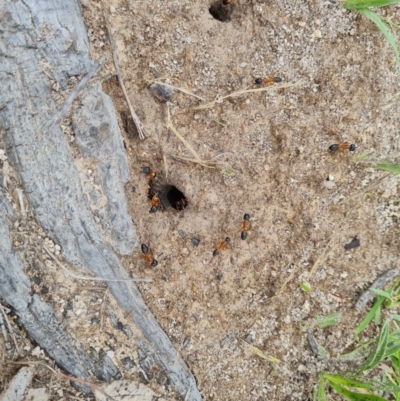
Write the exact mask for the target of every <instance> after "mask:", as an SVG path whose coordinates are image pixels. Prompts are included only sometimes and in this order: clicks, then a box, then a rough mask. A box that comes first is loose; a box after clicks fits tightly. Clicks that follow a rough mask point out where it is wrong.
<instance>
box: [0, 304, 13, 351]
mask: <svg viewBox="0 0 400 401" xmlns="http://www.w3.org/2000/svg"><path fill="white" fill-rule="evenodd" d="M0 308H1V305H0ZM0 330H1V334H2V335H3V339H4V345H5V347H6V351H7V355H8V356H10V355H11V350H12V347H11V344H10V342H9V341H8V335H7V330H6V326H5V325H4V321H3V315H2V314H1V313H0Z"/></svg>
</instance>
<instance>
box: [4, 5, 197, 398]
mask: <svg viewBox="0 0 400 401" xmlns="http://www.w3.org/2000/svg"><path fill="white" fill-rule="evenodd" d="M0 35H1V37H0V39H1V40H0V124H1V125H2V127H3V129H4V135H3V144H4V146H5V147H6V150H7V156H8V157H9V159H10V161H11V163H12V164H13V166H14V168H15V169H16V171H18V172H19V175H20V179H21V183H22V185H23V188H24V191H25V194H26V196H27V198H28V201H29V203H30V205H31V207H32V209H33V212H34V215H35V217H36V219H37V221H38V222H39V223H40V225H41V226H42V227H43V228H44V229H45V231H46V233H47V235H48V236H49V237H50V238H52V239H53V240H54V241H55V242H57V243H58V244H59V245H60V246H61V248H62V255H63V257H64V258H65V259H66V260H67V261H68V262H69V263H70V264H71V265H72V266H74V267H75V269H77V270H79V271H80V272H86V273H87V272H89V271H91V272H93V273H94V274H95V275H96V276H99V277H103V278H105V279H126V278H128V274H127V272H126V271H125V270H124V268H123V266H122V264H121V262H120V260H119V259H118V257H117V255H116V254H115V253H114V251H117V252H119V253H121V254H129V253H131V252H132V251H133V250H134V249H137V246H138V240H137V237H136V233H135V230H134V228H133V224H132V222H131V218H130V216H129V214H128V211H127V206H126V199H125V193H124V189H123V185H124V184H125V183H126V182H127V181H128V179H129V170H128V163H127V160H126V155H125V152H124V148H123V146H122V138H121V134H120V131H119V128H118V125H117V120H116V117H115V112H114V110H113V106H112V102H111V101H110V99H109V98H108V97H107V96H106V95H105V94H104V93H102V92H101V89H100V87H99V86H94V87H90V88H87V89H85V90H84V93H83V94H82V106H81V108H80V109H79V110H77V111H76V112H75V113H74V117H73V121H74V129H75V133H76V138H77V140H76V142H77V144H78V146H79V148H80V151H81V153H82V160H80V161H78V164H79V165H81V166H82V165H90V166H94V167H95V169H94V170H93V173H94V174H96V175H97V181H98V182H100V183H101V185H100V188H97V189H94V188H92V187H91V186H90V180H89V179H88V177H86V178H85V177H84V176H85V172H82V171H79V169H78V168H77V165H76V164H75V161H74V159H73V158H72V156H71V153H70V151H69V147H68V142H67V140H66V137H65V135H64V134H63V132H62V130H61V128H60V126H59V125H58V124H53V125H52V126H51V127H50V128H49V129H48V130H45V129H43V128H44V127H46V123H48V121H52V118H53V117H54V116H55V115H56V113H57V108H56V105H55V102H54V99H53V97H52V92H51V88H50V84H49V81H48V77H47V75H46V74H45V73H44V72H43V70H42V67H41V66H42V65H43V62H42V61H43V60H45V61H46V64H48V65H50V71H49V72H50V74H52V75H53V78H54V79H55V80H56V81H57V82H58V83H59V84H60V86H61V88H66V87H67V84H68V79H69V77H70V76H72V75H84V74H86V73H87V72H88V71H89V70H90V69H91V67H92V65H93V62H92V61H91V59H90V55H89V50H88V39H87V35H86V31H85V28H84V25H83V22H82V18H81V15H80V12H79V8H78V5H77V3H76V1H74V0H24V1H15V2H9V3H8V2H7V3H0ZM80 173H81V176H82V181H81V180H80V179H79V174H80ZM81 182H84V187H83V188H82V185H81ZM100 198H101V199H102V202H100V201H99V199H100ZM94 214H96V215H97V216H98V218H99V221H100V223H97V222H96V220H95V218H94ZM0 230H1V233H0V234H6V235H7V236H8V232H5V231H7V225H6V221H5V220H4V219H3V220H0ZM2 237H3V235H2ZM5 245H6V246H5V247H4V246H3V248H5V250H3V249H2V248H0V253H3V255H2V257H3V259H4V260H1V259H0V262H1V266H2V269H3V271H2V272H1V274H2V277H5V278H6V279H5V280H3V279H2V278H1V279H0V284H1V285H0V297H1V298H2V299H4V300H5V301H6V302H7V303H9V304H10V305H12V306H13V308H15V310H16V313H17V314H18V315H19V316H20V320H21V322H22V323H23V324H25V328H26V330H27V331H28V332H29V333H30V334H31V335H32V336H34V338H35V340H36V341H37V342H38V343H39V344H40V345H41V346H42V347H43V348H45V349H46V350H47V351H48V352H49V350H50V349H53V348H54V346H55V345H56V344H60V343H59V342H60V340H62V341H64V339H66V338H67V337H68V335H67V333H66V332H63V331H62V329H61V328H62V325H61V324H59V325H58V323H56V321H57V320H56V318H55V316H54V315H53V314H52V311H51V310H50V309H49V307H48V306H47V305H45V304H43V303H41V302H40V300H39V299H38V298H36V297H33V299H31V297H30V296H29V282H28V281H27V279H26V277H25V276H24V275H23V274H22V264H21V262H20V261H19V260H18V257H17V256H16V255H15V254H13V253H12V250H11V245H10V244H5ZM7 258H8V259H7ZM11 259H13V260H11ZM15 266H19V267H18V269H19V270H18V273H17V270H15ZM9 270H10V271H9ZM3 275H4V276H3ZM108 285H109V288H110V291H111V293H112V294H113V296H114V297H115V298H116V300H117V302H118V303H119V305H120V306H121V307H122V308H123V309H124V310H125V311H126V312H129V316H132V320H133V323H134V324H135V325H136V327H137V328H138V331H139V332H140V333H141V336H139V337H138V338H137V339H136V340H137V342H138V344H139V346H140V347H141V348H142V350H145V352H146V353H147V354H148V355H151V356H152V358H153V359H154V361H156V363H157V364H158V365H159V366H160V367H161V368H162V369H163V370H164V371H165V373H166V375H167V376H168V378H169V379H170V381H171V383H172V384H173V385H174V386H175V388H176V390H177V391H178V392H179V393H180V394H181V395H182V396H185V397H186V399H187V400H194V401H195V400H201V396H200V393H199V391H198V389H197V387H196V383H195V380H194V377H193V376H192V374H191V373H190V371H189V369H188V368H187V366H186V365H185V363H184V362H183V360H182V359H181V357H180V356H179V354H178V353H177V352H176V351H175V350H174V348H173V347H172V344H171V342H170V341H169V339H168V337H167V336H166V334H165V333H164V332H163V331H162V329H161V328H160V326H159V325H158V323H157V321H156V319H155V318H154V317H153V316H152V315H151V313H150V311H149V310H148V308H147V307H146V305H145V304H144V302H143V299H142V298H141V296H140V293H139V291H138V289H137V287H136V286H135V284H134V283H132V282H109V283H108ZM28 304H31V309H30V312H29V313H28V312H26V311H27V305H28ZM26 313H28V315H26ZM39 317H40V319H48V320H50V321H51V322H52V327H58V328H59V329H60V330H59V331H57V330H54V331H52V330H48V331H46V328H45V327H43V324H41V323H40V322H39V320H40V319H39ZM42 323H43V322H42ZM60 333H62V334H60ZM65 347H66V348H62V347H61V350H60V352H53V353H52V354H51V355H52V357H53V358H54V359H55V360H56V362H57V363H58V364H60V365H61V366H63V367H64V368H65V369H66V370H68V371H70V372H71V373H73V374H76V375H78V376H80V377H86V376H85V374H86V373H87V369H89V370H92V371H95V373H96V369H97V368H96V365H95V364H94V362H93V361H91V360H90V358H86V356H85V355H81V354H79V355H78V354H77V352H76V349H75V346H74V344H73V343H68V341H66V342H65ZM56 348H57V347H56ZM66 353H67V354H68V353H69V355H66ZM71 355H72V357H75V355H76V357H77V358H80V362H79V363H76V368H75V369H73V368H72V367H71V366H70V361H69V359H68V358H69V356H71ZM81 366H82V369H81V368H80V367H81ZM99 370H100V372H97V375H99V373H100V375H104V377H103V379H107V378H108V377H110V376H112V375H114V374H116V373H115V371H113V367H112V365H108V366H107V367H102V368H101V369H99ZM105 371H107V372H108V373H106V372H105Z"/></svg>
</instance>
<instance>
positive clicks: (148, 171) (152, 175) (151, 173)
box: [142, 167, 156, 181]
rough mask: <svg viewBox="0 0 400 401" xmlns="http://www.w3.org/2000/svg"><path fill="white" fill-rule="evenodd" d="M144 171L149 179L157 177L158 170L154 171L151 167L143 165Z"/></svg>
mask: <svg viewBox="0 0 400 401" xmlns="http://www.w3.org/2000/svg"><path fill="white" fill-rule="evenodd" d="M142 173H144V174H147V177H148V178H149V181H151V180H152V179H154V178H155V176H156V172H155V171H153V170H152V169H151V168H150V167H142Z"/></svg>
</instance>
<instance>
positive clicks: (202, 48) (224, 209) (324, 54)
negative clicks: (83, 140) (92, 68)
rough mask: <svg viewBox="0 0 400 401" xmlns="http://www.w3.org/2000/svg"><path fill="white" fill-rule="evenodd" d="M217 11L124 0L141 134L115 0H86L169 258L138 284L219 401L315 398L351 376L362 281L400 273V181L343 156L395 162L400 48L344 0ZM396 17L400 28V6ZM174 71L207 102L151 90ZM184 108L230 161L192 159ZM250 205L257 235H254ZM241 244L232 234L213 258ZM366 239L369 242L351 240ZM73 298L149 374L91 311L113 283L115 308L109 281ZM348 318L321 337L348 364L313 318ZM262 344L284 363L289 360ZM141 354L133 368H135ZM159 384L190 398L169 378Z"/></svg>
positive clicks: (138, 270) (198, 136) (138, 202)
mask: <svg viewBox="0 0 400 401" xmlns="http://www.w3.org/2000/svg"><path fill="white" fill-rule="evenodd" d="M210 5H211V2H209V1H206V2H193V1H189V0H176V1H164V0H148V1H135V2H133V1H128V0H127V1H123V0H121V1H116V0H112V1H107V5H106V7H105V10H106V12H107V14H108V15H109V20H110V24H111V28H112V30H113V32H114V37H115V41H116V43H117V54H118V59H119V63H120V67H121V72H122V76H123V78H124V81H125V85H126V87H127V90H128V93H129V97H130V99H131V101H132V103H133V105H134V108H135V110H136V112H137V114H138V115H139V117H140V119H141V121H142V123H143V126H144V129H145V132H146V139H145V140H143V141H141V140H139V139H138V137H137V133H136V131H135V129H133V128H132V125H131V124H129V123H128V129H127V130H124V129H123V128H122V127H123V126H124V123H123V118H122V117H121V115H122V116H123V115H124V113H125V112H127V111H128V107H127V105H126V102H125V100H124V97H123V93H122V90H121V88H120V86H119V84H118V81H117V80H116V79H115V77H111V78H107V74H113V73H114V68H113V64H112V58H111V53H110V46H109V41H108V37H107V30H106V29H105V25H104V18H103V9H102V5H101V3H100V2H97V1H94V0H85V1H84V2H83V7H82V11H83V15H84V18H85V23H86V25H87V29H88V32H89V37H90V42H91V46H92V50H93V55H94V57H96V58H97V57H99V56H101V55H102V54H107V56H108V61H107V62H106V64H105V66H104V68H103V69H102V71H101V74H102V75H103V76H105V77H106V78H105V79H104V83H103V87H104V89H105V90H106V91H107V93H109V94H110V96H111V97H112V98H113V100H114V103H115V107H116V109H117V112H118V115H119V117H120V118H121V129H122V131H123V134H124V137H125V143H126V148H127V152H128V155H129V158H130V163H131V176H132V180H131V185H130V187H128V188H127V193H128V194H129V200H130V210H131V214H132V217H133V221H134V223H135V226H136V228H137V231H138V235H139V237H140V239H141V242H142V243H145V244H147V245H149V246H150V247H151V249H152V252H153V253H154V257H155V258H156V259H157V260H158V262H159V263H158V266H156V267H154V268H153V267H151V266H149V265H148V264H147V263H146V261H145V260H142V259H141V258H139V257H138V256H139V254H135V255H132V257H129V258H128V257H127V258H125V259H124V262H125V264H126V267H129V268H130V269H131V271H132V274H133V275H134V276H140V277H151V278H152V279H153V282H152V283H145V284H140V285H139V287H140V289H141V292H142V294H143V297H144V298H145V300H146V303H147V304H148V306H149V307H150V309H151V310H152V312H153V313H154V315H155V316H156V317H157V319H158V321H159V322H160V324H161V326H162V327H163V329H164V330H165V331H166V332H167V333H168V335H169V337H170V339H171V340H172V342H173V344H174V345H175V347H176V348H177V349H178V350H179V352H180V353H181V355H182V357H183V358H184V360H185V361H186V363H187V364H188V366H189V367H190V369H191V370H192V372H193V374H194V375H195V377H196V380H197V382H198V387H199V389H200V391H201V393H202V395H203V397H204V399H205V400H221V401H223V400H224V401H225V400H242V399H246V400H254V401H256V400H257V401H258V400H308V399H309V397H310V396H311V392H312V390H313V388H314V387H315V384H316V377H317V373H318V371H321V370H324V369H333V370H334V369H337V368H338V367H337V365H336V364H335V357H337V356H338V355H339V354H340V353H341V352H343V351H344V350H349V349H351V347H352V344H354V340H353V335H352V329H353V328H354V327H355V325H356V323H357V322H358V321H359V320H360V318H361V316H363V315H364V313H361V314H359V313H358V312H357V311H356V310H355V308H354V304H355V301H356V299H357V297H358V296H359V294H360V293H361V291H362V290H363V289H364V288H366V287H367V286H368V284H370V283H371V282H372V281H373V279H375V278H376V277H377V276H379V275H380V274H382V273H383V272H384V271H386V270H388V269H391V268H394V267H397V266H398V258H399V257H398V253H399V251H398V242H399V228H400V226H399V217H400V210H399V196H400V185H399V179H398V178H397V177H395V176H388V177H386V178H384V179H383V180H382V181H379V180H380V179H381V178H382V177H384V175H385V174H384V173H381V172H378V171H376V170H375V169H373V168H371V167H369V166H368V165H366V164H357V163H355V162H354V160H353V155H352V154H350V153H349V152H337V153H332V152H329V151H328V148H329V146H330V145H332V144H334V143H338V142H340V141H349V142H351V143H354V144H356V146H357V149H356V153H355V154H356V155H361V154H365V153H368V152H374V154H373V156H371V158H370V159H368V160H371V161H394V160H396V159H395V158H396V157H398V154H399V150H400V139H399V138H400V137H399V135H398V127H399V117H398V113H397V108H398V106H397V105H396V104H395V100H396V98H397V91H398V89H397V88H398V76H397V73H396V66H395V63H394V56H393V53H392V51H391V49H390V48H389V47H388V45H387V44H386V43H385V42H384V40H383V38H382V36H381V34H380V32H378V31H377V29H376V28H375V26H374V25H373V24H372V23H370V22H369V21H367V20H365V19H363V18H361V17H359V16H357V14H356V13H355V12H347V11H345V10H343V8H342V7H341V6H340V4H339V3H338V2H337V1H334V0H332V1H322V0H321V1H316V0H314V1H293V0H292V1H290V0H284V1H279V2H266V1H264V0H259V1H256V0H252V1H244V0H233V10H232V14H231V20H230V21H229V22H220V21H218V20H216V19H214V18H213V16H212V15H211V14H210V13H209V7H210ZM384 12H385V13H386V15H387V16H390V17H392V18H393V19H394V20H395V21H399V17H400V8H398V7H397V8H396V7H389V8H387V9H386V10H384ZM269 76H279V77H281V78H282V79H283V82H282V83H274V84H271V85H269V86H263V88H266V89H267V90H265V91H258V92H249V93H245V94H242V95H240V96H234V97H229V98H227V99H225V100H223V101H221V100H219V101H218V102H216V103H214V104H213V105H212V107H209V108H206V109H202V110H195V108H196V107H198V106H200V105H202V104H207V103H209V102H211V101H213V100H215V99H219V98H220V97H221V96H225V95H227V94H229V93H232V92H234V91H239V90H245V89H256V88H260V86H257V85H256V84H255V79H256V78H259V77H261V78H267V77H269ZM157 78H159V79H161V78H163V79H164V78H166V80H165V79H164V80H163V82H167V83H170V84H172V85H174V86H176V87H180V88H185V89H187V90H189V91H191V92H192V93H193V94H195V95H197V96H199V97H201V98H203V99H205V100H204V101H201V100H199V99H197V98H195V97H194V96H190V95H187V94H185V93H182V92H179V91H176V92H175V95H174V96H173V98H172V100H171V101H170V102H169V103H168V104H166V103H162V102H160V101H159V100H157V99H156V98H155V97H154V96H153V95H152V94H151V92H150V91H149V82H150V81H151V80H155V79H157ZM287 84H291V85H293V86H290V85H287ZM281 86H289V87H286V88H285V87H284V88H281V89H279V88H280V87H281ZM167 109H169V112H170V115H171V124H172V125H173V126H174V127H175V129H176V130H177V131H178V132H179V133H180V134H181V135H182V136H183V137H184V138H185V139H186V140H187V141H188V142H189V143H190V144H191V146H192V147H193V148H194V149H195V151H196V152H197V153H198V155H199V156H200V158H201V159H202V160H213V161H216V162H218V164H217V165H216V166H215V168H207V167H204V166H202V165H199V164H196V163H192V162H185V161H182V160H178V159H177V158H176V157H184V158H189V159H193V158H194V156H193V154H191V153H190V152H189V150H188V148H187V147H186V146H185V145H184V144H183V143H182V142H181V141H180V140H179V139H178V138H177V137H176V135H175V134H174V133H172V132H171V130H168V129H167V127H166V125H167ZM121 113H122V114H121ZM125 125H126V124H125ZM397 161H398V159H397ZM143 166H150V167H152V168H153V169H154V170H155V171H156V172H157V174H158V177H165V176H166V178H165V182H166V183H168V184H169V185H174V186H176V187H177V188H178V189H179V190H180V191H182V192H183V193H184V194H185V196H186V198H187V201H188V206H187V208H186V209H185V210H184V211H177V210H174V209H172V208H169V209H167V210H159V211H157V212H156V213H152V214H151V213H149V209H150V207H151V204H150V200H149V199H148V179H147V177H146V175H145V174H143V173H142V171H141V170H142V167H143ZM159 179H160V178H159ZM244 213H248V214H249V215H250V216H251V230H250V231H249V233H248V237H247V239H246V240H244V241H243V240H241V227H242V223H243V215H244ZM225 237H230V239H231V242H230V243H229V244H228V246H227V247H226V248H224V249H222V250H221V252H220V254H219V255H218V256H215V257H214V256H213V251H214V249H215V248H216V247H217V246H218V244H219V243H220V242H221V241H222V240H223V239H224V238H225ZM354 237H358V238H359V239H360V242H361V246H360V247H359V248H356V249H353V250H350V251H345V249H344V245H345V244H346V243H349V242H350V241H351V240H352V239H353V238H354ZM192 238H197V239H199V240H200V243H199V245H198V247H195V246H193V244H192V242H191V239H192ZM300 282H307V283H309V284H310V286H311V289H312V291H311V292H310V293H306V292H304V291H303V290H302V289H301V288H300V286H299V283H300ZM78 290H79V291H80V292H79V291H78ZM74 291H76V293H75V295H74V297H75V298H73V299H74V311H76V310H82V311H86V313H80V314H75V313H74V314H68V312H66V313H65V315H64V319H65V321H66V323H67V324H68V327H69V328H70V329H73V328H74V327H75V329H77V330H79V337H80V338H87V340H85V341H87V343H88V345H93V346H95V347H96V346H97V347H100V346H101V347H102V348H103V349H104V350H105V351H106V352H107V351H112V353H111V354H110V355H112V356H113V358H114V361H115V362H116V363H117V364H118V365H119V366H120V367H121V370H122V371H123V373H124V377H126V378H132V379H135V380H138V379H142V378H143V377H142V376H143V375H142V376H140V374H141V373H140V368H139V365H138V357H137V355H136V353H135V352H133V350H134V349H135V348H134V344H132V342H131V341H130V340H128V339H127V337H126V336H125V335H124V334H123V332H122V331H118V330H116V329H115V328H113V326H115V325H114V324H113V322H112V319H110V314H109V313H108V314H107V313H105V312H104V311H103V310H102V308H103V307H100V306H96V308H97V309H96V308H94V309H93V307H90V308H88V303H89V302H92V301H93V297H94V295H93V294H95V293H96V291H98V292H99V296H98V300H100V301H99V302H103V301H104V292H105V289H104V288H103V287H102V286H98V288H97V289H94V290H89V291H86V292H85V291H82V288H80V289H79V288H78V287H77V286H76V285H75V287H74V288H72V294H74ZM68 293H69V296H71V288H70V289H69V290H68ZM59 296H60V297H62V293H61V294H59ZM65 297H67V292H66V293H65ZM109 298H110V297H107V304H108V305H112V304H113V302H112V300H110V299H109ZM85 299H86V300H87V302H86V301H85ZM89 299H91V300H92V301H88V300H89ZM67 301H68V299H67V298H66V302H67ZM79 302H82V305H81V306H82V307H81V308H79V307H78V306H79ZM93 302H94V303H95V304H96V302H97V300H96V301H93ZM93 302H92V303H93ZM77 303H78V304H77ZM85 305H86V306H85ZM96 305H97V304H96ZM113 307H115V305H114V306H113ZM106 308H107V307H106ZM88 309H90V310H92V312H93V311H94V310H96V313H97V315H96V316H98V315H99V313H104V316H105V317H104V319H103V320H104V321H103V322H102V324H104V325H105V326H102V327H105V328H104V332H105V333H108V334H104V333H103V334H99V333H98V332H97V328H96V329H93V328H92V327H93V324H92V323H93V322H92V321H91V319H93V315H91V314H90V313H88ZM60 310H64V309H62V308H61V309H60ZM332 312H341V313H342V314H343V318H342V321H341V323H340V324H339V325H337V326H334V327H329V328H326V329H323V330H322V329H314V335H315V336H316V339H317V341H319V343H320V344H321V345H323V346H324V347H325V348H326V349H327V350H328V351H329V353H330V354H331V357H332V358H333V361H330V362H324V361H319V360H318V358H317V356H316V355H314V354H313V352H312V350H311V348H310V345H309V343H308V341H307V336H306V331H305V329H304V327H303V326H302V325H301V322H310V321H312V319H313V318H315V317H316V316H319V315H324V314H328V313H332ZM93 313H94V312H93ZM115 319H116V320H119V321H121V322H122V323H126V322H125V321H124V319H123V317H121V316H117V317H116V318H115ZM114 323H115V322H114ZM107 325H108V326H107ZM372 332H373V331H372ZM110 333H112V334H110ZM370 333H371V332H370ZM85 336H86V337H85ZM107 336H108V337H107ZM105 337H107V338H108V340H107V341H105V340H104V338H105ZM249 344H251V345H253V346H256V347H258V348H259V349H261V350H263V351H264V352H265V353H266V354H268V355H273V356H274V357H276V358H278V359H279V360H280V361H281V363H279V364H276V366H275V368H276V371H274V370H273V369H272V367H271V365H270V364H269V363H268V362H266V361H265V360H263V359H261V358H259V357H257V356H256V355H254V354H253V353H252V352H251V349H250V346H249ZM127 355H129V357H130V358H132V360H134V361H136V367H135V368H134V369H131V370H129V369H125V368H124V366H123V364H122V363H121V360H122V359H123V358H125V357H126V356H127ZM277 372H278V373H277ZM150 386H153V388H154V389H155V390H156V391H157V392H158V393H159V394H161V395H163V396H164V397H165V398H171V399H173V398H174V396H173V395H172V394H171V393H170V391H172V389H171V388H170V387H168V385H164V384H163V385H160V383H157V382H156V381H155V380H153V381H151V382H150Z"/></svg>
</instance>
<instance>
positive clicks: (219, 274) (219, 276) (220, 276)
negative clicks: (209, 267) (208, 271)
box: [217, 272, 224, 281]
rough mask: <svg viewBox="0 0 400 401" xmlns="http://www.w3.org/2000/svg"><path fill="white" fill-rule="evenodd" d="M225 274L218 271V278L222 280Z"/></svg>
mask: <svg viewBox="0 0 400 401" xmlns="http://www.w3.org/2000/svg"><path fill="white" fill-rule="evenodd" d="M223 276H224V275H223V274H222V273H221V272H218V273H217V280H218V281H221V280H222V277H223Z"/></svg>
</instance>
